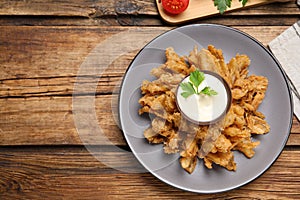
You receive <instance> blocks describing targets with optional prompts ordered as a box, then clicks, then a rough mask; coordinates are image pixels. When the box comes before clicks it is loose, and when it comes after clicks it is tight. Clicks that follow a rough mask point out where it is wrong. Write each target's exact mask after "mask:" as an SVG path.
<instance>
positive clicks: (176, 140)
mask: <svg viewBox="0 0 300 200" xmlns="http://www.w3.org/2000/svg"><path fill="white" fill-rule="evenodd" d="M165 55H166V58H167V60H166V62H165V63H164V64H162V65H160V66H158V67H157V68H154V69H152V70H151V74H152V75H153V76H155V77H156V78H157V79H156V80H154V81H148V80H145V81H143V83H142V85H141V92H142V95H143V96H142V97H141V98H140V100H139V103H140V105H141V108H140V110H139V114H144V113H149V114H151V120H152V122H151V127H149V128H147V129H146V130H145V131H144V136H145V138H146V139H147V140H148V141H149V143H152V144H158V143H162V144H163V148H164V152H165V153H167V154H173V153H179V154H180V157H181V158H180V159H179V162H180V165H181V166H182V168H183V169H184V170H186V171H187V172H188V173H192V172H193V171H194V169H195V167H196V165H197V160H198V159H203V160H204V165H205V166H206V167H207V168H209V169H211V168H213V166H214V165H219V166H222V167H224V168H225V169H227V170H230V171H235V170H236V168H237V166H236V163H235V162H234V153H233V151H234V150H236V151H240V152H242V153H243V154H244V155H245V156H246V157H248V158H251V157H253V156H254V154H255V151H254V148H255V147H256V146H257V145H259V143H260V142H259V141H255V142H254V141H252V135H253V134H266V133H268V132H269V131H270V126H269V125H268V123H267V122H266V120H265V116H264V114H263V113H261V112H259V111H258V110H257V109H258V108H259V106H260V104H261V103H262V101H263V99H264V97H265V92H266V90H267V87H268V79H267V78H266V77H263V76H257V75H250V76H249V75H248V73H249V71H248V67H249V65H250V59H249V57H248V56H247V55H239V54H237V55H236V56H235V57H234V58H232V59H231V60H230V61H229V63H228V64H226V63H225V61H224V57H223V53H222V50H220V49H216V48H215V47H214V46H212V45H209V46H208V48H207V49H201V50H198V49H197V47H195V48H194V49H193V50H192V51H191V52H190V54H189V55H188V56H187V57H184V56H179V55H178V54H176V52H175V51H174V49H173V48H171V47H170V48H167V49H166V52H165ZM197 68H199V69H201V70H204V69H205V70H212V71H214V72H217V73H218V74H220V75H221V76H222V77H223V78H224V79H225V80H226V81H227V82H228V84H229V86H230V89H231V92H232V97H233V99H232V105H231V108H230V109H229V111H228V112H227V114H226V116H225V117H224V119H223V120H222V121H220V122H219V123H217V124H215V125H210V126H208V125H205V126H204V125H198V124H194V123H191V122H189V121H188V120H186V119H185V118H183V117H182V116H181V113H180V112H179V110H178V108H177V106H176V99H175V98H176V97H175V92H176V89H177V87H178V85H179V83H180V82H181V81H182V79H183V78H184V77H185V76H186V75H188V74H190V73H191V72H193V71H195V70H196V69H197ZM152 115H153V116H152Z"/></svg>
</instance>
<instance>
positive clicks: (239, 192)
mask: <svg viewBox="0 0 300 200" xmlns="http://www.w3.org/2000/svg"><path fill="white" fill-rule="evenodd" d="M299 19H300V10H299V7H297V5H296V3H295V1H290V2H289V3H274V4H270V5H265V6H258V7H254V8H250V9H244V10H241V11H238V12H228V13H226V14H224V15H222V16H215V17H210V18H203V19H200V20H195V21H193V22H194V23H200V24H201V23H216V24H223V25H227V26H231V27H234V28H238V29H240V30H242V31H245V32H246V33H248V34H250V35H252V36H254V37H255V38H257V39H258V40H259V41H261V42H262V43H263V44H264V45H267V44H268V43H269V42H270V41H271V40H273V39H274V38H275V37H276V36H278V35H279V34H280V33H281V32H283V31H284V30H285V29H286V28H288V27H289V26H291V25H292V24H294V23H295V22H296V21H298V20H299ZM171 28H174V26H170V25H167V24H165V23H164V22H163V21H162V20H161V18H160V16H159V14H158V11H157V9H156V6H155V1H154V0H112V1H110V0H109V1H107V0H98V1H94V0H78V1H71V0H59V1H51V0H50V1H42V0H27V1H19V0H2V1H1V2H0V30H1V31H0V177H1V178H0V199H5V200H6V199H104V200H105V199H137V198H143V199H300V192H299V183H300V174H299V167H300V160H299V158H300V151H299V147H300V122H299V121H297V120H296V118H294V119H293V127H292V130H291V135H290V137H289V140H288V143H287V145H286V147H285V148H284V151H283V152H282V154H281V155H280V157H279V159H278V160H277V161H276V162H275V164H274V165H273V166H272V167H271V168H270V169H269V170H268V171H267V172H266V173H264V174H263V175H262V176H261V177H259V178H258V179H256V180H255V181H253V182H252V183H250V184H248V185H246V186H243V187H241V188H239V189H236V190H233V191H230V192H225V193H219V194H211V195H201V194H200V195H199V194H195V193H190V192H185V191H182V190H179V189H176V188H173V187H171V186H169V185H167V184H165V183H163V182H161V181H160V180H158V179H157V178H155V177H154V176H152V175H151V174H150V173H146V172H145V173H126V172H124V171H127V170H130V169H131V170H132V169H137V170H142V169H143V167H141V166H140V164H138V163H137V161H136V160H135V159H134V158H133V157H128V156H127V155H128V154H127V153H125V152H118V151H117V150H116V149H115V148H118V147H120V148H121V149H127V150H128V149H129V147H128V146H127V144H126V143H125V140H124V139H123V135H122V132H121V130H120V129H119V127H118V125H117V124H118V120H117V115H115V114H116V109H117V103H116V102H117V94H118V93H117V90H118V85H119V83H120V80H121V79H122V77H123V75H124V73H125V71H126V68H127V67H128V64H129V63H130V62H131V60H132V59H133V58H134V56H135V54H136V53H137V52H138V50H139V49H140V48H141V47H142V46H143V45H144V44H146V43H147V42H148V41H150V40H151V39H153V38H154V37H155V36H157V35H159V34H160V33H162V32H165V31H167V30H170V29H171ZM126 31H131V33H134V34H135V37H136V39H137V41H139V42H141V43H139V45H140V46H139V47H136V48H135V49H131V50H130V51H127V50H126V49H125V50H124V52H126V53H124V54H120V56H118V57H117V58H116V59H114V61H113V62H108V63H107V65H106V67H108V68H107V69H106V70H105V71H104V72H103V73H102V74H95V73H93V72H94V70H95V69H97V68H96V67H91V68H90V70H91V72H90V73H85V74H81V75H82V76H81V77H82V79H80V80H81V81H82V82H81V83H84V84H85V85H87V86H88V87H87V90H85V91H81V92H80V93H77V94H76V96H74V97H76V98H77V100H79V102H82V103H83V105H84V103H87V104H91V103H93V104H95V114H96V115H95V116H96V117H95V119H94V118H93V120H96V123H95V124H96V125H97V124H98V125H99V127H101V128H102V131H103V134H104V136H105V137H106V138H108V139H109V141H106V140H101V138H99V137H98V135H97V131H99V130H98V129H97V128H95V126H83V127H81V129H80V130H81V134H80V135H79V134H78V131H77V129H76V126H75V123H80V122H81V121H80V120H79V122H78V121H77V120H74V119H78V118H76V116H81V115H78V112H76V111H74V109H73V108H74V107H73V106H74V105H73V104H72V94H73V91H74V83H75V82H76V81H78V79H77V77H78V70H79V69H80V66H81V65H82V63H83V62H84V61H85V59H86V58H87V56H88V55H90V53H91V52H92V51H93V50H94V49H95V48H96V47H97V45H99V44H101V43H103V42H105V41H106V40H108V39H110V38H111V37H113V36H116V35H118V34H120V33H123V32H126ZM122 44H123V43H122ZM126 45H130V44H129V43H128V42H127V43H126V40H125V41H124V45H123V47H124V46H126ZM107 61H108V59H107V58H104V59H103V62H107ZM94 85H97V87H96V90H92V89H91V88H89V87H93V86H94ZM94 92H95V99H94V100H95V102H93V99H91V97H93V95H94ZM84 111H85V112H89V111H90V110H84ZM79 119H80V118H79ZM81 119H82V120H83V121H84V120H85V121H89V119H88V118H86V117H85V115H82V117H81ZM76 121H77V122H76ZM84 143H89V144H94V145H95V146H91V147H94V149H93V155H91V153H90V152H88V151H87V150H86V147H84V146H83V144H84ZM115 145H118V146H115ZM89 148H90V146H89ZM99 158H101V159H100V160H101V161H102V162H104V161H103V159H104V160H105V162H106V164H108V165H109V166H110V167H109V166H107V165H105V164H104V163H101V162H99V160H98V159H99ZM112 158H113V159H112ZM111 167H117V168H118V169H121V171H119V170H116V169H114V168H111Z"/></svg>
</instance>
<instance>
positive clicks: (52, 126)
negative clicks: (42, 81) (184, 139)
mask: <svg viewBox="0 0 300 200" xmlns="http://www.w3.org/2000/svg"><path fill="white" fill-rule="evenodd" d="M78 98H79V99H80V100H82V101H83V102H89V100H88V96H81V97H78ZM90 98H93V97H89V99H90ZM117 98H118V97H117V95H112V96H111V95H97V96H96V98H95V113H96V116H97V121H96V122H95V123H98V125H97V124H96V127H94V126H89V127H86V128H85V127H83V128H82V129H80V130H79V132H78V131H77V129H76V126H75V125H76V124H75V122H76V121H75V120H76V119H77V118H75V116H74V109H73V108H72V106H73V105H72V97H68V96H66V97H39V98H38V97H35V98H33V97H32V98H5V99H0V105H1V107H0V145H62V144H65V145H81V144H83V143H89V144H102V145H107V143H106V142H105V139H106V138H108V139H109V140H110V142H111V143H112V144H113V145H126V143H125V141H124V138H123V134H122V132H121V130H120V129H119V126H118V118H117V114H118V113H117ZM83 105H84V104H83ZM75 112H76V109H75ZM84 118H86V119H84ZM80 119H81V118H80ZM82 120H91V121H92V120H93V118H92V115H87V116H86V117H82ZM77 123H78V122H77ZM77 126H78V125H77ZM99 128H101V130H102V131H101V133H102V134H103V138H101V137H100V136H99V135H98V132H97V131H99V130H98V129H99ZM291 133H292V134H291V136H290V138H289V140H288V145H298V144H300V123H299V122H298V121H297V119H296V118H294V124H293V128H292V130H291ZM108 145H109V144H108Z"/></svg>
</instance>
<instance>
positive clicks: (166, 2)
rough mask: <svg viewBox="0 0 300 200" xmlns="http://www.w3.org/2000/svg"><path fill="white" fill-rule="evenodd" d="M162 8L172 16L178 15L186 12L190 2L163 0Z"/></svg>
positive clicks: (187, 0) (184, 0)
mask: <svg viewBox="0 0 300 200" xmlns="http://www.w3.org/2000/svg"><path fill="white" fill-rule="evenodd" d="M161 2H162V6H163V8H164V9H165V11H167V12H168V13H170V14H174V15H177V14H179V13H182V12H183V11H185V10H186V8H187V7H188V5H189V0H162V1H161Z"/></svg>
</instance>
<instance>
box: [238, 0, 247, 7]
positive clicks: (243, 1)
mask: <svg viewBox="0 0 300 200" xmlns="http://www.w3.org/2000/svg"><path fill="white" fill-rule="evenodd" d="M239 1H241V2H242V4H243V6H245V5H246V3H247V1H248V0H239Z"/></svg>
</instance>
